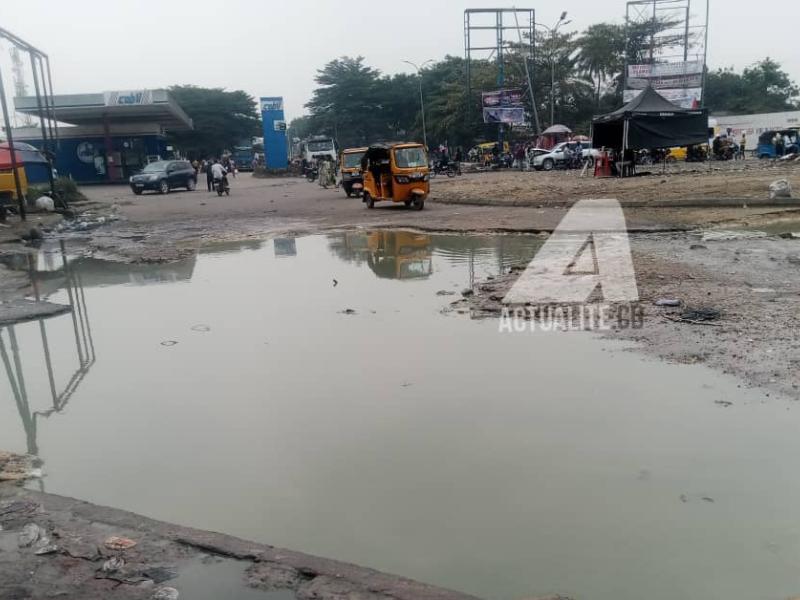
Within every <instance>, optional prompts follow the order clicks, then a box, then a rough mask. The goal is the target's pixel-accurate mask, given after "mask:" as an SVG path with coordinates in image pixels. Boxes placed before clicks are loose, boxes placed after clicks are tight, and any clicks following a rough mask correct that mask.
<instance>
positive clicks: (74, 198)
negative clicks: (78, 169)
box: [28, 177, 87, 204]
mask: <svg viewBox="0 0 800 600" xmlns="http://www.w3.org/2000/svg"><path fill="white" fill-rule="evenodd" d="M54 184H55V185H54V187H55V190H56V194H57V195H59V196H60V197H62V198H64V199H65V200H66V201H67V203H68V204H69V203H71V202H82V201H85V200H87V198H86V196H84V195H83V194H82V193H81V191H80V190H79V189H78V186H77V184H76V183H75V182H74V181H72V179H70V178H69V177H59V178H58V179H56V180H55V182H54ZM49 193H50V186H49V185H46V184H39V185H32V186H29V187H28V202H30V203H31V204H32V203H34V202H36V199H37V198H39V197H41V196H44V195H45V194H49Z"/></svg>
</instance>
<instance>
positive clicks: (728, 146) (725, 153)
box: [711, 132, 747, 160]
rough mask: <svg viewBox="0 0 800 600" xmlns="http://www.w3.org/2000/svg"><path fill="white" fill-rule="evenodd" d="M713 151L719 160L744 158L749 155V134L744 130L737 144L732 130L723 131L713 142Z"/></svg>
mask: <svg viewBox="0 0 800 600" xmlns="http://www.w3.org/2000/svg"><path fill="white" fill-rule="evenodd" d="M711 152H712V153H713V156H714V158H715V159H717V160H740V159H741V160H744V159H745V158H746V156H747V154H746V152H747V134H746V133H744V132H742V137H741V138H740V139H739V143H738V144H737V143H736V140H735V139H734V136H733V133H732V132H729V133H723V134H722V135H719V136H717V137H715V138H714V140H713V141H712V142H711Z"/></svg>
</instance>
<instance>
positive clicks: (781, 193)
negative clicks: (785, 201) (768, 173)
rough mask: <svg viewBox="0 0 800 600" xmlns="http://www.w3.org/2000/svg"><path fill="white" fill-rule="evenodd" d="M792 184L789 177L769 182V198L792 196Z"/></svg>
mask: <svg viewBox="0 0 800 600" xmlns="http://www.w3.org/2000/svg"><path fill="white" fill-rule="evenodd" d="M791 197H792V186H791V184H790V183H789V180H788V179H778V180H777V181H773V182H772V183H770V184H769V199H770V200H775V199H776V198H791Z"/></svg>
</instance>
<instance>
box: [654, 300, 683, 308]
mask: <svg viewBox="0 0 800 600" xmlns="http://www.w3.org/2000/svg"><path fill="white" fill-rule="evenodd" d="M655 305H656V306H680V305H681V301H680V300H678V299H677V298H659V299H658V300H656V301H655Z"/></svg>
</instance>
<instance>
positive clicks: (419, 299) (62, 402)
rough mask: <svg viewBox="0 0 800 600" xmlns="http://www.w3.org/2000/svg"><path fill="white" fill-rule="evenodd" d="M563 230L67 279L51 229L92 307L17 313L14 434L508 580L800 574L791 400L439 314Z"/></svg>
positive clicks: (510, 596) (267, 532) (71, 480)
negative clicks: (25, 317)
mask: <svg viewBox="0 0 800 600" xmlns="http://www.w3.org/2000/svg"><path fill="white" fill-rule="evenodd" d="M541 243H542V241H541V240H540V239H539V238H536V237H529V236H519V235H515V236H456V235H453V236H439V235H423V234H417V233H413V232H392V231H371V232H347V233H338V234H331V235H329V236H310V237H304V238H298V239H288V238H285V239H275V240H270V241H267V242H250V243H243V244H234V245H228V246H220V247H213V248H210V249H208V250H207V251H205V252H203V253H201V254H200V255H199V256H198V257H197V258H196V259H191V260H188V261H185V262H182V263H178V264H175V265H153V266H131V265H122V264H115V263H106V262H102V261H97V260H92V259H75V260H73V261H72V262H71V263H70V265H71V266H70V269H68V271H67V273H68V274H69V276H70V279H69V285H66V284H65V281H64V279H65V278H64V275H65V273H64V271H63V270H62V269H61V266H60V257H59V256H58V254H57V253H53V254H44V255H43V256H42V257H41V258H40V260H39V265H38V267H39V269H40V271H39V272H38V273H37V275H36V279H37V287H38V289H39V291H40V293H41V294H42V295H43V296H46V297H48V299H50V300H52V301H56V302H69V301H70V296H72V298H71V299H72V303H73V304H74V305H75V306H76V311H75V315H65V316H60V317H54V318H52V319H47V320H46V321H44V322H43V324H40V323H38V322H34V323H27V324H23V325H17V326H15V327H14V328H13V330H12V328H5V329H4V330H2V332H0V338H2V340H3V350H4V357H8V360H7V361H6V360H4V361H3V364H4V366H5V369H4V370H0V448H3V449H6V450H11V451H30V452H33V453H36V454H38V455H39V456H40V457H41V458H42V459H43V461H44V470H45V472H46V474H47V477H46V478H45V479H44V480H43V481H42V482H40V483H36V484H34V485H41V486H43V488H44V489H45V490H46V491H48V492H52V493H57V494H63V495H68V496H74V497H78V498H81V499H86V500H89V501H92V502H95V503H98V504H105V505H110V506H114V507H117V508H123V509H127V510H132V511H135V512H139V513H142V514H145V515H147V516H151V517H154V518H158V519H163V520H167V521H173V522H177V523H180V524H184V525H190V526H195V527H199V528H203V529H212V530H217V531H222V532H225V533H230V534H233V535H237V536H241V537H244V538H248V539H253V540H257V541H261V542H265V543H269V544H274V545H279V546H286V547H290V548H293V549H297V550H302V551H305V552H309V553H313V554H319V555H324V556H329V557H332V558H336V559H339V560H344V561H349V562H355V563H358V564H362V565H365V566H370V567H374V568H377V569H381V570H385V571H389V572H393V573H397V574H400V575H404V576H408V577H412V578H414V579H418V580H421V581H425V582H428V583H433V584H436V585H441V586H444V587H449V588H453V589H457V590H461V591H464V592H468V593H472V594H475V595H478V596H482V597H486V598H492V599H503V600H515V599H520V598H525V597H532V596H537V595H544V594H548V593H554V592H560V593H563V594H569V595H574V596H577V597H579V598H591V599H599V600H621V599H630V600H633V599H637V600H638V599H640V598H648V599H657V600H667V599H670V600H672V599H674V598H690V599H694V598H697V599H701V598H703V599H705V598H723V597H724V598H729V599H738V598H742V599H744V598H765V599H766V598H768V599H772V598H775V599H783V598H786V597H789V596H792V595H796V594H799V593H800V571H798V569H797V564H798V561H799V560H800V479H798V478H797V476H796V471H797V467H796V465H797V458H796V457H797V456H798V454H799V453H800V436H798V435H797V431H798V428H799V426H800V411H798V410H797V409H795V408H794V405H792V404H790V403H788V402H786V401H784V400H782V399H780V398H775V397H772V398H767V397H765V396H764V394H763V393H758V392H756V391H746V390H742V389H740V388H739V387H738V386H737V382H736V381H735V380H734V379H732V378H727V377H724V376H721V375H717V374H715V373H713V372H711V371H709V370H707V369H705V368H703V367H701V366H685V365H670V364H665V363H661V362H656V361H653V360H647V359H644V358H642V357H641V356H639V355H638V354H635V353H632V352H625V351H624V346H623V345H621V344H616V343H611V342H608V341H604V340H600V339H597V338H596V337H594V336H592V335H590V334H582V333H569V334H567V333H554V334H544V333H541V332H539V333H536V334H530V333H528V334H507V333H504V334H500V333H498V326H497V322H496V321H493V320H484V321H470V320H469V319H468V318H466V317H465V316H464V315H459V314H454V313H448V314H442V310H443V309H445V308H446V307H447V306H448V305H449V303H450V302H451V301H452V300H454V299H455V298H456V297H457V296H451V295H444V294H440V293H439V292H455V293H458V292H459V291H460V290H462V289H463V288H465V287H469V286H470V285H472V283H473V282H474V281H480V280H481V279H484V278H485V277H487V276H491V275H495V274H498V273H500V272H501V271H502V270H504V269H506V267H507V266H509V265H511V264H519V263H522V264H524V263H526V262H527V261H528V260H529V259H530V257H531V256H533V254H534V253H535V251H536V249H537V248H538V247H539V246H540V245H541ZM43 332H44V335H43ZM48 365H49V367H48ZM51 375H52V376H51ZM729 403H730V404H729Z"/></svg>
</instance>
